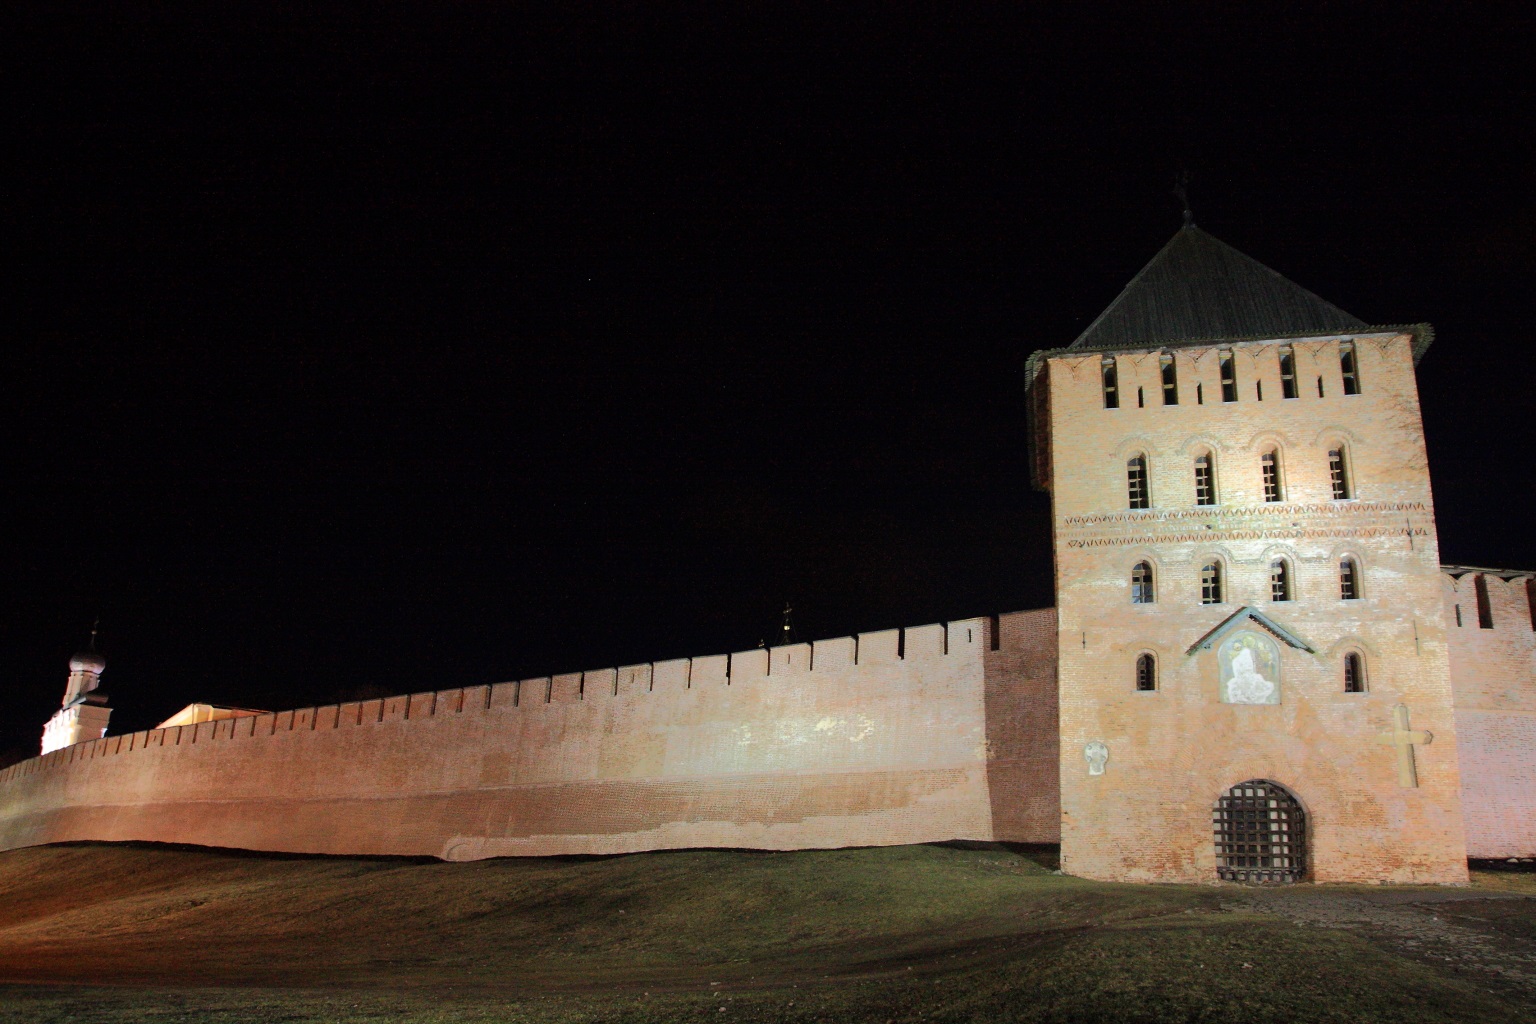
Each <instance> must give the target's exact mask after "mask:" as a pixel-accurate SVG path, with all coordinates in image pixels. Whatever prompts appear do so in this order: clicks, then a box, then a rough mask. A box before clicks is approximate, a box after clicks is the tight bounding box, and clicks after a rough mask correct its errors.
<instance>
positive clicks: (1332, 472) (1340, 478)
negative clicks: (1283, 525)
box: [1125, 445, 1354, 509]
mask: <svg viewBox="0 0 1536 1024" xmlns="http://www.w3.org/2000/svg"><path fill="white" fill-rule="evenodd" d="M1194 469H1195V504H1196V505H1214V504H1216V456H1215V454H1214V453H1212V452H1209V451H1203V452H1201V453H1200V454H1198V455H1196V456H1195V462H1194ZM1259 471H1260V476H1261V477H1262V479H1263V484H1264V500H1265V501H1284V500H1285V485H1284V481H1283V480H1282V478H1281V473H1280V450H1279V449H1278V448H1271V449H1270V450H1269V451H1267V452H1265V453H1264V454H1263V455H1260V456H1259ZM1328 484H1329V488H1330V493H1331V494H1332V495H1333V499H1334V500H1335V501H1345V500H1347V499H1349V498H1352V497H1354V491H1353V489H1352V488H1351V487H1350V480H1349V468H1348V460H1347V453H1346V452H1345V450H1344V446H1343V445H1339V446H1338V447H1336V448H1330V449H1328ZM1125 491H1126V503H1127V505H1128V506H1129V507H1130V508H1133V509H1140V508H1151V507H1152V488H1151V486H1150V483H1149V481H1148V478H1147V457H1146V456H1145V455H1144V454H1142V453H1140V452H1138V453H1136V454H1135V455H1132V456H1131V457H1130V458H1129V459H1127V460H1126V462H1125Z"/></svg>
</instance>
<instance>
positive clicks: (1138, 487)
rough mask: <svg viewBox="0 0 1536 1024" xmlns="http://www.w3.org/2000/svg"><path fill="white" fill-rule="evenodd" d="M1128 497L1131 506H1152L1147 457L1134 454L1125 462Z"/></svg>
mask: <svg viewBox="0 0 1536 1024" xmlns="http://www.w3.org/2000/svg"><path fill="white" fill-rule="evenodd" d="M1125 489H1126V498H1127V500H1128V502H1129V505H1130V507H1131V508H1151V507H1152V494H1151V492H1150V491H1149V489H1148V488H1147V457H1146V456H1145V455H1132V456H1131V457H1130V459H1129V460H1128V461H1127V462H1126V464H1125Z"/></svg>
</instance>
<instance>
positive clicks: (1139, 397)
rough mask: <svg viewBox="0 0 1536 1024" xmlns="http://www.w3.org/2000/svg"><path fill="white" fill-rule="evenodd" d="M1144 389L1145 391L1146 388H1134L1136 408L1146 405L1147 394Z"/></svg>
mask: <svg viewBox="0 0 1536 1024" xmlns="http://www.w3.org/2000/svg"><path fill="white" fill-rule="evenodd" d="M1146 391H1147V389H1146V388H1137V389H1136V408H1138V409H1145V408H1146V407H1147V394H1146Z"/></svg>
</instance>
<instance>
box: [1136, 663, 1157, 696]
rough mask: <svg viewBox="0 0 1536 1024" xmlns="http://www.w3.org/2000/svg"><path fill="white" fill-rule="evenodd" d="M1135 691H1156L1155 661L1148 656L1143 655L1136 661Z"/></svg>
mask: <svg viewBox="0 0 1536 1024" xmlns="http://www.w3.org/2000/svg"><path fill="white" fill-rule="evenodd" d="M1136 689H1138V690H1141V691H1147V690H1155V689H1157V659H1156V658H1154V657H1152V655H1150V654H1143V655H1141V656H1140V657H1139V658H1137V659H1136Z"/></svg>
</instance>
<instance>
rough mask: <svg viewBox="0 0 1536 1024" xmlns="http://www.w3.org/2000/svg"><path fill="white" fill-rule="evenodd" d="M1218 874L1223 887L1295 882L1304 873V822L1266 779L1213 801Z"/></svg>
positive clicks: (1285, 794) (1242, 784) (1286, 793)
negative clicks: (1225, 885) (1229, 884)
mask: <svg viewBox="0 0 1536 1024" xmlns="http://www.w3.org/2000/svg"><path fill="white" fill-rule="evenodd" d="M1212 824H1213V826H1214V829H1215V833H1216V875H1217V877H1219V878H1220V879H1221V880H1222V881H1225V882H1259V883H1267V884H1271V885H1273V884H1276V883H1285V882H1299V881H1301V879H1302V878H1303V877H1304V876H1305V875H1306V873H1307V817H1306V813H1305V812H1304V811H1303V810H1302V809H1301V804H1300V803H1299V802H1297V800H1296V798H1295V797H1294V796H1292V795H1291V794H1290V792H1289V791H1288V790H1287V789H1286V788H1285V787H1284V786H1281V785H1280V784H1279V783H1275V782H1270V781H1269V780H1268V779H1249V780H1248V781H1247V782H1239V783H1238V784H1237V785H1235V786H1233V787H1232V788H1231V789H1229V790H1227V791H1226V792H1225V793H1223V794H1222V795H1221V799H1219V800H1217V801H1216V809H1215V811H1214V813H1213V815H1212Z"/></svg>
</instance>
